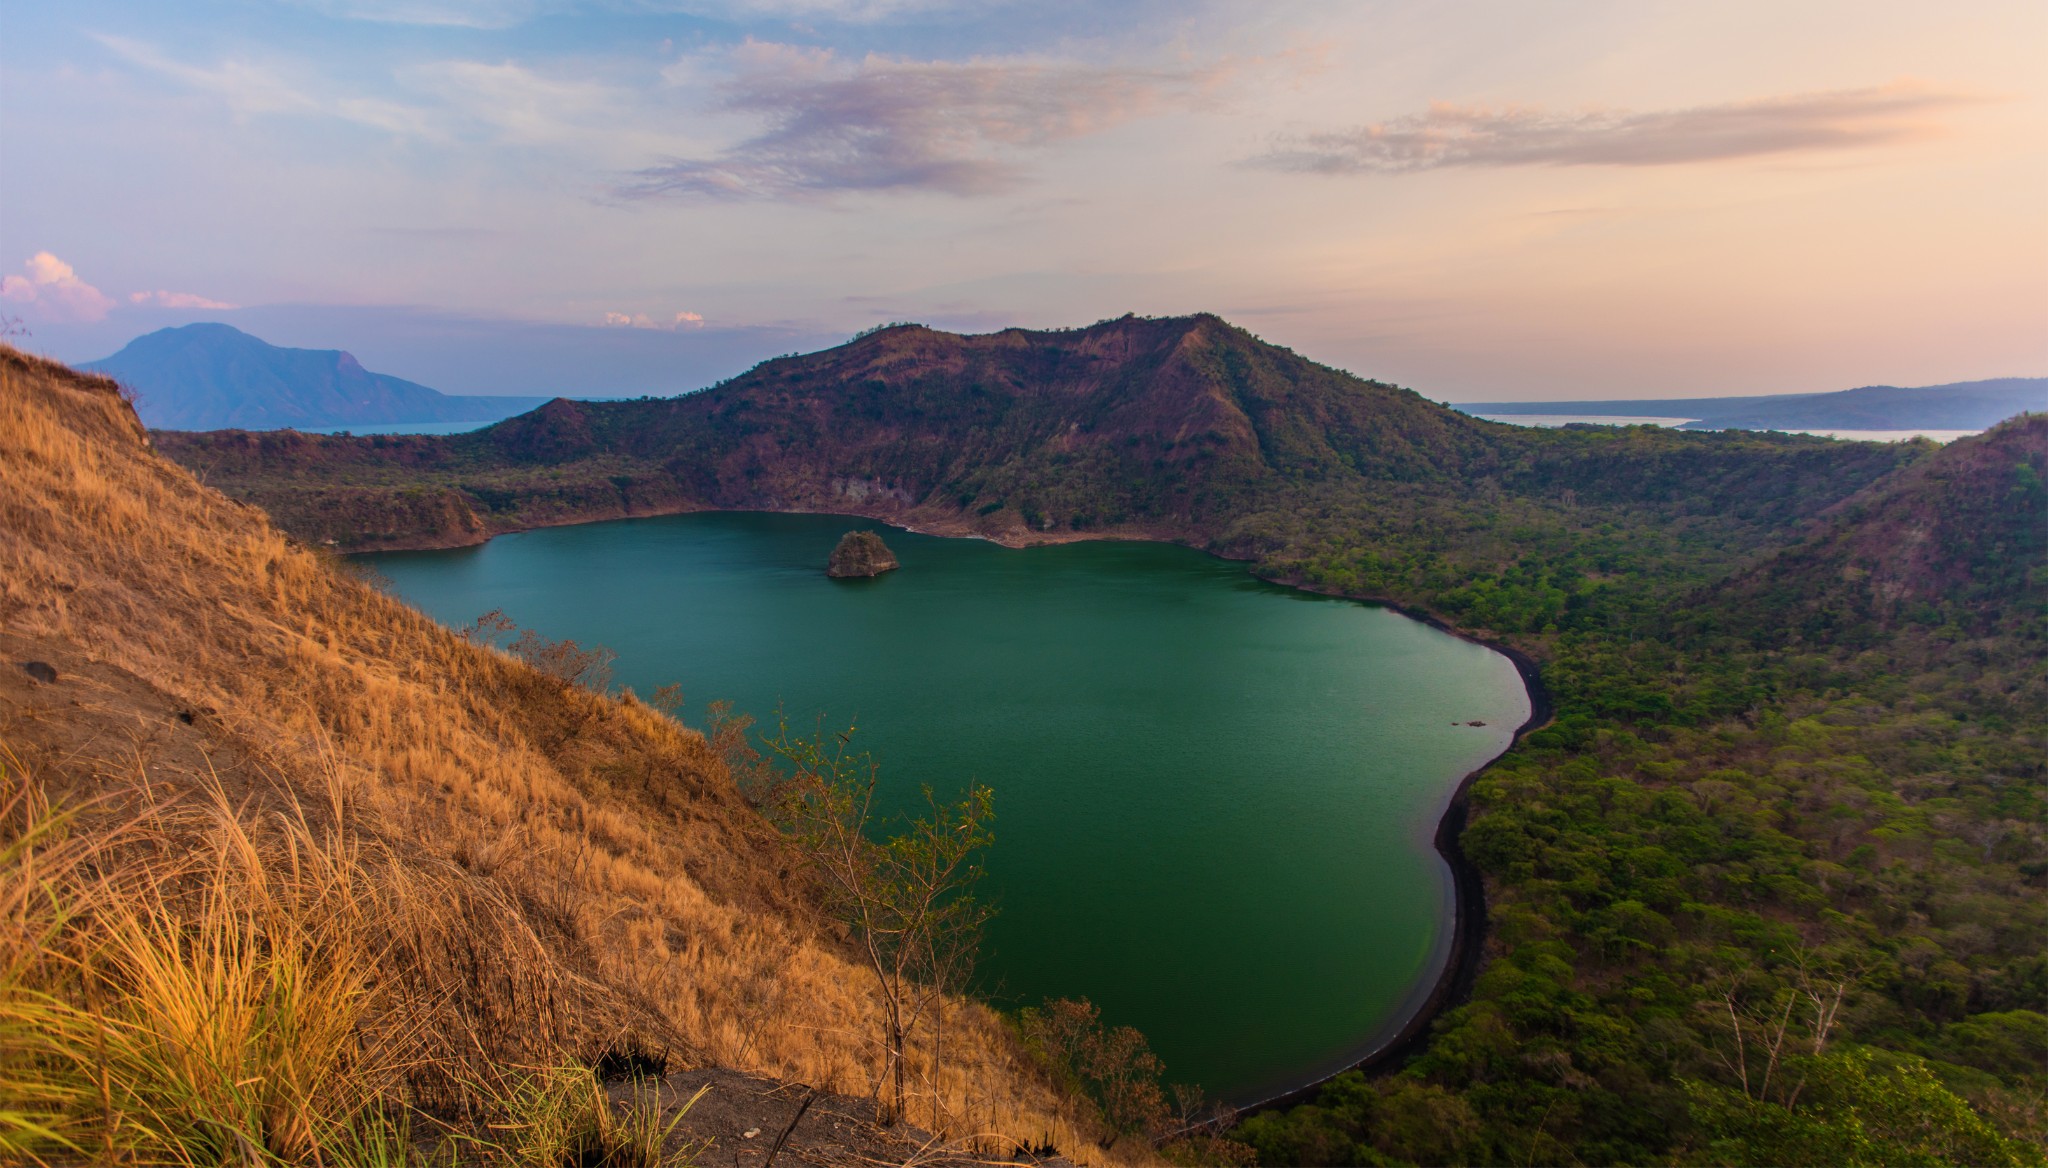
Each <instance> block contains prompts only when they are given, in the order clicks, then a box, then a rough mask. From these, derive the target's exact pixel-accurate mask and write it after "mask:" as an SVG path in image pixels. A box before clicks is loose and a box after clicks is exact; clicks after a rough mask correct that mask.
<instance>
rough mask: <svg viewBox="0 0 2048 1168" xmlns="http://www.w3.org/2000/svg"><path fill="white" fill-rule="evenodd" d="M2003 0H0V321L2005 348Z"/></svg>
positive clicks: (1493, 349)
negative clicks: (1116, 330) (1240, 334)
mask: <svg viewBox="0 0 2048 1168" xmlns="http://www.w3.org/2000/svg"><path fill="white" fill-rule="evenodd" d="M2044 60H2048V5H2044V4H2042V3H2040V2H2039V0H2015V2H2010V3H2007V2H1989V0H1987V2H1983V3H1976V2H1972V0H1953V2H1950V3H1944V4H1941V5H1935V4H1928V3H1924V2H1922V0H1914V2H1912V3H1895V2H1891V0H1853V2H1835V0H1769V2H1761V3H1757V2H1750V0H1717V2H1716V3H1712V4H1703V3H1696V2H1691V0H1688V2H1685V3H1660V2H1656V0H1626V2H1623V0H1513V2H1499V3H1449V2H1437V0H1430V2H1425V0H1355V2H1348V3H1306V2H1300V0H1260V2H1258V3H1251V2H1241V3H1206V2H1203V0H1181V2H1177V3H1168V2H1164V0H1160V2H1152V0H1130V2H1128V3H1080V2H1073V0H1034V2H1029V3H1011V2H1007V0H179V2H178V3H176V4H166V3H162V2H161V0H67V2H66V3H63V4H53V3H48V2H47V0H0V321H4V329H5V331H7V332H8V333H10V334H11V339H13V340H14V341H15V343H18V344H21V345H23V346H25V347H27V348H30V349H33V350H37V351H41V352H45V353H49V354H51V355H53V356H57V357H59V358H62V359H66V360H89V359H93V358H97V357H102V356H106V355H107V354H109V353H111V352H113V351H114V350H115V349H118V348H119V347H120V346H121V345H122V344H124V343H125V342H126V341H128V340H129V339H131V338H133V337H135V336H137V335H140V334H142V333H145V332H149V331H151V330H154V329H157V328H162V327H165V326H168V325H174V324H183V323H190V322H193V321H198V320H219V321H225V322H227V323H229V324H233V325H236V326H237V327H240V328H242V329H244V330H246V331H248V332H251V333H254V334H256V335H258V336H260V337H263V338H264V339H266V340H269V341H271V342H273V343H277V344H288V345H297V346H305V347H313V348H344V349H348V350H350V351H351V352H354V353H355V354H356V355H357V357H358V358H360V359H361V360H362V361H363V363H364V364H365V365H366V366H367V367H369V368H371V369H374V370H377V371H379V372H385V373H391V374H395V375H397V376H401V377H406V378H410V379H412V380H415V381H419V382H423V383H425V384H428V385H432V386H435V387H437V388H440V389H444V390H447V391H450V392H461V393H493V392H496V393H520V394H529V393H562V394H572V395H573V394H582V395H610V394H641V393H653V394H666V393H676V392H684V391H688V390H692V389H696V388H700V387H702V386H703V385H706V384H710V383H712V382H714V381H716V380H718V379H721V378H723V377H727V376H730V375H732V374H734V373H737V372H740V371H741V370H743V369H745V368H746V367H747V366H749V365H751V364H752V363H754V362H755V361H758V360H761V359H764V358H767V357H771V356H776V355H779V354H782V353H788V352H797V351H806V350H810V349H815V348H821V347H825V346H828V345H832V344H836V343H839V342H841V341H843V340H845V339H846V338H847V337H848V336H849V335H850V334H852V333H853V332H855V331H857V330H859V329H862V328H865V327H868V326H870V325H874V324H878V323H884V322H888V321H897V320H914V321H919V322H922V323H926V324H930V325H932V326H934V327H939V328H948V329H954V330H958V331H967V332H984V331H990V330H994V329H999V328H1004V327H1009V326H1023V327H1031V328H1043V327H1061V326H1072V325H1080V324H1087V323H1090V322H1092V321H1096V320H1100V319H1103V318H1106V317H1113V316H1120V315H1122V314H1124V313H1127V312H1135V313H1138V314H1140V315H1148V316H1161V315H1174V314H1181V313H1190V312H1198V311H1207V312H1214V313H1217V314H1220V315H1222V316H1223V317H1225V318H1226V319H1228V320H1230V321H1232V322H1234V323H1236V324H1239V325H1241V326H1243V327H1245V328H1247V329H1249V330H1251V331H1252V332H1254V333H1257V334H1258V335H1260V336H1262V337H1264V338H1265V339H1267V340H1270V341H1273V342H1276V343H1279V344H1283V345H1287V346H1289V347H1291V348H1293V349H1295V350H1297V351H1298V352H1301V353H1303V354H1305V355H1307V356H1309V357H1312V358H1315V359H1317V360H1319V361H1322V362H1325V363H1327V364H1331V365H1336V366H1339V367H1342V368H1345V369H1349V370H1351V371H1353V372H1355V373H1358V374H1360V375H1363V376H1367V377H1373V378H1377V379H1380V380H1384V381H1391V382H1395V383H1397V384H1402V385H1407V386H1410V387H1413V388H1415V389H1417V390H1418V391H1420V392H1422V393H1424V394H1425V395H1427V396H1430V397H1433V398H1437V399H1439V400H1454V401H1478V400H1485V401H1513V400H1571V399H1581V398H1600V397H1627V398H1653V397H1696V396H1707V395H1713V394H1759V393H1797V392H1816V391H1823V390H1831V389H1845V388H1849V387H1852V386H1858V385H1866V384H1898V385H1923V384H1934V383H1941V382H1949V381H1960V380H1969V379H1975V378H1984V377H1999V376H2024V375H2042V374H2048V69H2042V68H2041V67H2040V63H2041V62H2042V61H2044Z"/></svg>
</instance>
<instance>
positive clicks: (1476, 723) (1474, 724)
mask: <svg viewBox="0 0 2048 1168" xmlns="http://www.w3.org/2000/svg"><path fill="white" fill-rule="evenodd" d="M1465 725H1467V726H1484V725H1486V723H1484V722H1481V721H1480V720H1479V719H1477V718H1474V719H1473V720H1471V721H1470V722H1467V723H1465Z"/></svg>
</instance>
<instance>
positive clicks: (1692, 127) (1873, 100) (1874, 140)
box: [1250, 82, 1980, 174]
mask: <svg viewBox="0 0 2048 1168" xmlns="http://www.w3.org/2000/svg"><path fill="white" fill-rule="evenodd" d="M1977 100H1980V99H1977V98H1972V97H1967V96H1964V95H1961V94H1956V93H1945V92H1941V91H1938V90H1934V89H1930V88H1927V87H1925V86H1921V85H1917V84H1912V83H1905V82H1901V83H1897V84H1892V85H1885V86H1878V87H1873V88H1868V89H1842V90H1834V91H1831V92H1823V93H1804V94H1791V95H1786V96H1780V97H1767V98H1762V99H1759V100H1755V101H1741V102H1728V103H1725V104H1721V105H1705V106H1694V107H1691V108H1689V109H1677V110H1657V111H1650V112H1633V111H1628V110H1597V111H1589V112H1581V113H1552V112H1549V111H1546V110H1542V109H1537V108H1534V107H1527V106H1505V107H1499V108H1494V107H1487V106H1461V105H1452V104H1448V103H1437V104H1433V105H1431V106H1430V107H1429V109H1428V111H1427V112H1425V113H1420V114H1409V115H1407V116H1405V117H1400V118H1395V119H1393V120H1391V121H1386V122H1375V123H1372V124H1370V125H1365V126H1360V127H1358V128H1356V129H1351V130H1340V131H1332V132H1327V133H1319V134H1306V135H1300V136H1297V137H1293V138H1290V139H1287V140H1285V141H1284V143H1283V144H1282V145H1281V146H1280V147H1279V148H1278V149H1275V150H1272V151H1270V152H1268V153H1266V154H1263V155H1260V156H1259V157H1257V158H1254V159H1251V160H1250V161H1251V163H1252V164H1253V165H1256V166H1262V167H1266V168H1269V169H1273V170H1287V171H1299V172H1306V173H1313V174H1400V173H1405V172H1410V171H1418V170H1437V169H1441V168H1444V167H1453V166H1670V165H1676V164H1682V163H1693V162H1713V161H1721V160H1726V159H1735V158H1752V157H1758V156H1762V155H1771V154H1792V153H1807V152H1816V151H1828V150H1845V149H1851V148H1855V147H1863V146H1877V145H1884V144H1888V143H1894V142H1901V141H1908V140H1912V139H1916V138H1924V137H1927V136H1930V135H1931V134H1934V133H1936V132H1938V131H1939V128H1940V127H1939V124H1938V122H1937V121H1936V115H1939V114H1942V113H1946V112H1948V111H1950V110H1952V109H1954V108H1956V107H1958V106H1962V105H1965V104H1969V103H1971V102H1974V101H1977Z"/></svg>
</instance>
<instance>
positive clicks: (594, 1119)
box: [486, 1063, 710, 1168]
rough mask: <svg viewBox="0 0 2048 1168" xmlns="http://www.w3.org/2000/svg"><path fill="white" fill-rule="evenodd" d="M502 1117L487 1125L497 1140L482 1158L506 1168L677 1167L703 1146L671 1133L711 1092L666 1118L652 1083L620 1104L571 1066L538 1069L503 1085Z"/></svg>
mask: <svg viewBox="0 0 2048 1168" xmlns="http://www.w3.org/2000/svg"><path fill="white" fill-rule="evenodd" d="M508 1086H509V1090H508V1091H507V1092H506V1095H505V1098H504V1099H503V1101H502V1102H503V1106H502V1111H503V1114H504V1115H505V1119H504V1120H503V1121H502V1122H500V1123H495V1124H492V1125H491V1127H492V1130H493V1132H494V1133H496V1134H498V1135H499V1136H500V1137H502V1139H501V1141H498V1142H493V1143H490V1144H488V1145H486V1149H487V1155H488V1157H489V1158H490V1159H491V1160H493V1161H495V1162H498V1163H503V1164H506V1165H508V1166H512V1168H563V1166H567V1165H583V1164H598V1165H604V1166H605V1168H682V1166H684V1165H688V1164H692V1163H694V1162H695V1158H696V1156H697V1155H698V1154H699V1153H700V1152H701V1151H703V1149H704V1146H705V1145H703V1144H699V1143H695V1142H691V1141H678V1140H677V1139H676V1136H675V1131H676V1128H677V1126H678V1125H680V1124H681V1123H682V1121H683V1117H684V1116H685V1115H687V1114H689V1111H690V1108H691V1107H693V1106H695V1105H696V1103H697V1101H698V1100H699V1099H702V1098H703V1097H704V1094H705V1092H706V1091H709V1090H710V1088H709V1087H700V1088H698V1089H697V1093H696V1094H694V1095H692V1096H690V1097H689V1098H688V1099H686V1100H684V1101H683V1102H682V1104H681V1105H680V1106H678V1107H677V1108H676V1109H675V1110H674V1111H673V1112H672V1113H670V1114H669V1115H668V1117H667V1118H666V1119H664V1118H663V1116H662V1109H661V1088H660V1085H659V1082H658V1081H637V1080H636V1081H635V1082H634V1083H633V1084H632V1086H631V1088H630V1090H629V1093H628V1096H627V1098H626V1099H624V1100H622V1101H617V1102H615V1101H613V1100H612V1099H611V1097H610V1096H608V1095H607V1094H606V1093H605V1090H604V1086H603V1085H602V1084H601V1083H599V1082H598V1080H597V1076H595V1075H593V1074H591V1073H590V1068H588V1067H584V1066H579V1065H576V1064H573V1063H569V1064H562V1065H558V1066H548V1067H539V1068H535V1069H534V1070H532V1071H530V1072H528V1073H527V1074H525V1075H522V1076H520V1077H518V1078H516V1079H514V1080H512V1081H511V1083H510V1084H509V1085H508Z"/></svg>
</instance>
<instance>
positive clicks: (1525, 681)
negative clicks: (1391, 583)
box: [1238, 573, 1557, 1116]
mask: <svg viewBox="0 0 2048 1168" xmlns="http://www.w3.org/2000/svg"><path fill="white" fill-rule="evenodd" d="M1254 574H1255V575H1256V574H1257V573H1254ZM1259 578H1260V579H1263V580H1268V581H1269V582H1271V583H1274V584H1279V585H1282V586H1284V587H1288V588H1295V589H1299V590H1300V591H1303V592H1312V593H1315V594H1316V595H1318V596H1329V597H1332V598H1336V599H1343V600H1357V601H1362V602H1364V603H1368V604H1377V605H1380V606H1381V607H1384V608H1388V609H1391V610H1393V611H1395V612H1398V613H1400V614H1401V615H1402V616H1405V617H1407V618H1408V619H1410V620H1413V621H1417V622H1419V623H1421V624H1426V625H1428V626H1430V627H1431V628H1433V629H1436V630H1437V631H1439V632H1442V633H1446V634H1449V635H1450V636H1453V637H1456V638H1458V639H1459V640H1461V641H1466V642H1469V643H1471V644H1474V645H1478V646H1481V647H1482V648H1486V649H1491V650H1493V651H1494V652H1496V653H1498V654H1500V655H1501V656H1503V657H1505V658H1507V659H1508V661H1509V662H1510V663H1512V664H1513V665H1514V667H1515V672H1516V674H1518V675H1519V676H1520V677H1521V679H1522V688H1523V689H1524V690H1525V691H1526V692H1527V693H1528V695H1529V716H1528V717H1527V718H1526V719H1524V720H1523V722H1522V724H1521V725H1520V726H1517V727H1515V733H1514V737H1513V738H1511V739H1509V740H1508V744H1507V746H1506V747H1505V748H1504V749H1502V750H1501V752H1500V753H1499V754H1496V755H1494V756H1493V757H1492V758H1490V759H1487V760H1486V761H1485V762H1484V763H1481V764H1480V765H1479V766H1477V767H1474V768H1473V769H1472V770H1471V772H1470V773H1468V774H1466V775H1465V777H1464V778H1462V779H1460V780H1458V785H1457V787H1456V788H1455V789H1454V790H1453V791H1452V792H1451V799H1450V802H1449V804H1447V805H1446V806H1445V808H1444V813H1443V816H1442V818H1440V819H1438V820H1437V825H1436V835H1435V839H1434V842H1435V845H1436V850H1437V854H1438V855H1440V856H1442V857H1443V858H1444V863H1445V864H1447V865H1448V866H1449V867H1450V869H1451V888H1452V904H1453V920H1452V924H1451V952H1450V956H1449V957H1448V958H1447V959H1446V960H1445V961H1444V967H1443V970H1442V972H1440V973H1439V974H1438V975H1437V981H1436V985H1434V986H1433V987H1431V989H1430V992H1429V995H1428V996H1427V997H1425V998H1424V999H1423V1000H1422V1004H1421V1005H1420V1006H1418V1007H1417V1008H1416V1010H1415V1013H1414V1015H1413V1016H1411V1017H1410V1018H1409V1020H1408V1021H1407V1023H1406V1024H1404V1025H1403V1026H1402V1027H1401V1029H1400V1030H1398V1031H1396V1032H1395V1034H1394V1036H1393V1037H1392V1038H1389V1039H1387V1040H1386V1041H1385V1042H1383V1043H1381V1044H1380V1045H1379V1046H1378V1047H1376V1048H1374V1049H1373V1050H1372V1051H1371V1052H1369V1053H1368V1054H1366V1056H1365V1057H1364V1058H1362V1059H1360V1060H1358V1061H1357V1062H1355V1063H1352V1064H1351V1065H1350V1066H1348V1067H1346V1068H1344V1070H1342V1071H1338V1072H1337V1073H1336V1074H1333V1075H1325V1076H1323V1077H1321V1078H1318V1079H1316V1080H1314V1081H1313V1082H1309V1083H1304V1084H1303V1085H1301V1086H1299V1087H1296V1088H1293V1089H1292V1090H1289V1091H1283V1092H1281V1093H1280V1094H1278V1095H1274V1096H1271V1097H1270V1098H1267V1099H1262V1100H1259V1101H1258V1102H1256V1103H1251V1104H1247V1105H1246V1106H1244V1107H1241V1108H1239V1109H1238V1114H1239V1115H1240V1116H1250V1115H1256V1114H1258V1113H1259V1112H1262V1111H1277V1110H1284V1109H1286V1108H1290V1107H1295V1106H1298V1105H1300V1104H1303V1103H1312V1102H1314V1101H1315V1098H1316V1096H1318V1095H1320V1094H1321V1093H1322V1089H1323V1087H1324V1086H1325V1085H1326V1084H1328V1083H1329V1082H1330V1081H1331V1080H1332V1079H1335V1078H1336V1077H1337V1075H1341V1074H1347V1073H1349V1072H1351V1071H1362V1072H1364V1073H1365V1074H1366V1075H1367V1076H1369V1077H1373V1078H1378V1077H1380V1076H1383V1075H1390V1074H1393V1073H1394V1072H1396V1071H1398V1070H1400V1069H1401V1068H1402V1067H1403V1066H1406V1065H1407V1063H1408V1060H1409V1059H1411V1058H1413V1057H1414V1056H1415V1055H1417V1054H1419V1053H1421V1050H1422V1047H1423V1046H1424V1044H1425V1043H1426V1041H1427V1039H1428V1037H1429V1029H1430V1027H1431V1026H1432V1025H1433V1024H1434V1023H1435V1022H1436V1020H1437V1017H1438V1016H1439V1015H1441V1014H1442V1013H1443V1012H1444V1011H1445V1010H1447V1009H1450V1008H1451V1007H1452V1006H1455V1005H1458V1004H1459V1003H1461V1002H1463V1001H1465V1000H1466V999H1468V998H1470V997H1471V996H1472V986H1473V983H1474V982H1475V981H1477V980H1478V977H1479V966H1480V964H1481V962H1482V961H1483V959H1484V958H1485V956H1486V920H1487V917H1486V879H1485V876H1484V875H1483V874H1482V873H1481V872H1480V871H1479V866H1478V865H1477V864H1474V863H1473V862H1472V860H1471V858H1470V857H1468V856H1466V855H1465V849H1464V846H1463V842H1462V837H1463V835H1464V833H1465V825H1466V822H1467V821H1468V819H1469V818H1470V815H1471V799H1470V794H1471V791H1472V784H1473V783H1475V782H1477V781H1478V780H1479V776H1481V775H1483V774H1485V773H1486V772H1487V770H1488V769H1489V768H1491V767H1492V766H1493V765H1494V764H1495V763H1497V762H1499V761H1500V760H1501V759H1503V758H1506V757H1507V756H1508V755H1509V754H1510V753H1512V752H1513V751H1514V749H1515V747H1517V746H1520V745H1521V743H1522V739H1523V738H1524V737H1526V736H1528V735H1529V734H1531V733H1533V732H1535V731H1537V730H1541V729H1542V728H1543V727H1545V726H1548V725H1549V724H1550V721H1551V719H1552V718H1553V717H1555V716H1556V713H1557V706H1556V702H1555V700H1554V699H1553V698H1552V697H1551V694H1550V687H1549V686H1548V685H1546V684H1545V683H1544V681H1543V676H1542V667H1541V666H1540V665H1539V664H1538V663H1537V661H1536V659H1535V658H1533V657H1531V656H1529V655H1528V654H1527V653H1525V652H1523V651H1522V650H1520V649H1517V648H1515V647H1514V646H1512V645H1507V644H1503V643H1501V642H1498V641H1492V640H1488V639H1487V638H1484V637H1479V636H1475V635H1473V634H1471V633H1468V632H1466V631H1464V630H1463V629H1460V628H1458V627H1457V626H1456V625H1453V624H1451V623H1450V622H1449V621H1447V620H1445V619H1443V618H1442V617H1440V616H1437V615H1436V614H1435V613H1432V612H1429V611H1427V610H1424V609H1418V608H1411V607H1409V606H1408V605H1404V604H1400V603H1397V602H1395V601H1391V600H1387V599H1384V598H1380V597H1370V596H1356V595H1352V594H1350V593H1346V592H1339V591H1335V590H1332V589H1328V588H1321V587H1317V586H1315V585H1311V584H1308V583H1305V582H1301V581H1293V580H1286V579H1279V578H1274V577H1267V576H1260V577H1259Z"/></svg>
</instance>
